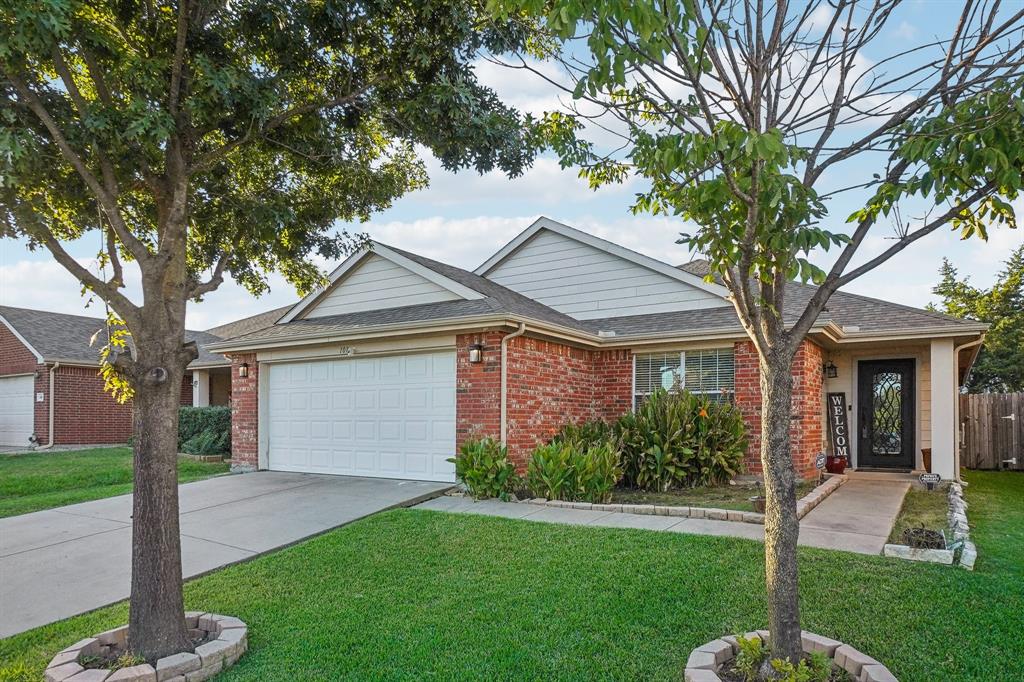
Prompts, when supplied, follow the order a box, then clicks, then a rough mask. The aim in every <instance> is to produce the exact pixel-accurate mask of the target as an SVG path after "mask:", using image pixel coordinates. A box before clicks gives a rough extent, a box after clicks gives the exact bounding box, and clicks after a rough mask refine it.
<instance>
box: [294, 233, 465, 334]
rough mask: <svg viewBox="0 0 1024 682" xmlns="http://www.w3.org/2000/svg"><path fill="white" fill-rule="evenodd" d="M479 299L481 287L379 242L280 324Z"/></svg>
mask: <svg viewBox="0 0 1024 682" xmlns="http://www.w3.org/2000/svg"><path fill="white" fill-rule="evenodd" d="M480 298H484V295H483V294H482V293H480V292H479V291H476V290H475V289H472V288H470V287H468V286H466V285H465V284H462V283H461V282H457V281H455V280H454V279H452V278H450V277H447V276H445V275H444V274H442V273H440V272H437V271H436V270H434V269H431V268H428V267H425V266H424V265H422V264H421V263H418V262H416V261H415V260H413V259H411V258H408V257H407V256H406V255H404V254H403V253H402V252H400V251H398V250H397V249H391V248H389V247H387V246H384V245H383V244H379V243H376V242H374V243H373V244H372V245H371V246H369V247H367V248H365V249H362V250H360V251H358V252H357V253H354V254H353V255H351V256H349V257H348V258H347V259H346V260H345V261H344V262H343V263H342V264H341V265H339V266H338V267H337V268H336V269H335V270H334V272H332V273H331V274H330V276H329V277H328V283H327V285H326V286H325V287H322V288H320V289H317V290H316V291H314V292H312V293H311V294H309V295H308V296H306V297H305V298H303V299H302V300H301V301H299V302H298V303H297V304H295V306H293V307H292V308H291V310H289V311H288V312H287V313H286V314H285V315H284V316H283V317H281V319H280V320H278V323H279V324H283V323H287V322H291V321H293V320H299V319H311V318H316V317H332V316H336V315H345V314H349V313H358V312H364V311H368V310H387V309H390V308H401V307H405V306H412V305H423V304H428V303H442V302H446V301H460V300H476V299H480Z"/></svg>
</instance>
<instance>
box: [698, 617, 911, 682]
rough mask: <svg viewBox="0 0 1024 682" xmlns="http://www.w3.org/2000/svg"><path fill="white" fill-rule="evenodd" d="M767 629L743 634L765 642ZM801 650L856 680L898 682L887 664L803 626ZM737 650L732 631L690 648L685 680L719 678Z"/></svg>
mask: <svg viewBox="0 0 1024 682" xmlns="http://www.w3.org/2000/svg"><path fill="white" fill-rule="evenodd" d="M769 636H770V635H769V633H768V631H767V630H755V631H754V632H748V633H747V634H745V635H743V637H744V638H745V639H753V638H754V637H757V638H759V639H760V640H761V641H762V642H764V643H765V644H767V643H768V641H769ZM801 640H802V641H803V649H804V653H806V654H810V653H813V652H816V651H820V652H822V653H824V654H825V655H827V656H828V657H829V658H831V659H832V661H833V662H834V663H835V665H836V666H838V667H839V668H842V669H843V670H845V671H846V672H847V673H849V675H850V677H851V678H852V679H855V680H858V681H859V682H899V680H897V679H896V676H895V675H893V674H892V673H891V672H890V671H889V669H888V668H886V667H885V666H884V665H882V664H881V663H879V662H878V661H876V660H875V659H873V658H871V657H870V656H868V655H867V654H862V653H861V652H859V651H857V650H856V649H854V648H853V647H852V646H850V645H849V644H843V643H842V642H840V641H838V640H835V639H831V638H829V637H823V636H821V635H816V634H814V633H813V632H807V631H806V630H804V631H803V632H802V633H801ZM737 653H739V643H738V642H737V641H736V637H733V636H732V635H729V636H726V637H722V638H720V639H716V640H713V641H711V642H708V643H707V644H705V645H703V646H699V647H697V648H696V649H694V650H693V651H692V652H690V658H689V659H688V660H687V661H686V670H685V671H684V673H683V680H684V682H721V679H722V678H721V677H719V676H718V671H720V670H723V669H725V666H727V665H728V664H729V663H730V662H731V661H732V660H733V659H734V658H735V657H736V654H737Z"/></svg>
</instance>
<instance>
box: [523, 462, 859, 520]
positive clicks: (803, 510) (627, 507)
mask: <svg viewBox="0 0 1024 682" xmlns="http://www.w3.org/2000/svg"><path fill="white" fill-rule="evenodd" d="M825 476H826V480H825V482H824V483H822V484H821V485H819V486H817V487H816V488H814V490H812V491H811V492H809V493H807V494H806V495H804V496H803V497H801V498H800V499H799V500H797V503H796V516H797V519H802V518H803V517H804V516H806V515H807V513H808V512H810V511H811V510H812V509H814V508H815V507H817V506H818V505H819V504H821V501H822V500H824V499H825V498H826V497H828V496H829V495H831V494H832V493H833V492H835V491H836V489H837V488H838V487H839V486H841V485H842V484H843V483H844V482H846V476H843V475H842V474H825ZM516 501H517V502H520V503H523V504H534V505H540V506H544V507H559V508H562V509H588V510H592V511H604V512H621V513H623V514H645V515H648V516H674V517H679V518H689V519H710V520H712V521H741V522H743V523H755V524H759V525H762V526H763V525H764V514H760V513H757V512H747V511H739V510H737V509H716V508H714V507H683V506H671V505H663V504H600V503H597V502H568V501H565V500H548V499H545V498H543V497H535V498H531V499H523V500H516Z"/></svg>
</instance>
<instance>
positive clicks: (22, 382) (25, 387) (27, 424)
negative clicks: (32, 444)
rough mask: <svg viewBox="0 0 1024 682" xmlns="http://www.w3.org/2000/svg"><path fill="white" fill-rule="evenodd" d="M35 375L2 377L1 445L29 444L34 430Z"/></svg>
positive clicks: (0, 394) (0, 379)
mask: <svg viewBox="0 0 1024 682" xmlns="http://www.w3.org/2000/svg"><path fill="white" fill-rule="evenodd" d="M34 394H35V377H33V376H32V375H26V376H16V377H0V445H13V446H23V447H28V446H29V438H30V437H31V436H32V432H33V430H34V412H35V404H34V403H33V398H34V397H35V395H34Z"/></svg>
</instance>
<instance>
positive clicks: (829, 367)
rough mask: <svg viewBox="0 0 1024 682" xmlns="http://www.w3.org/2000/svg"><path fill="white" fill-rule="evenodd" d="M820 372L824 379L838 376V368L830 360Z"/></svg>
mask: <svg viewBox="0 0 1024 682" xmlns="http://www.w3.org/2000/svg"><path fill="white" fill-rule="evenodd" d="M821 370H822V371H823V372H824V373H825V378H826V379H835V378H836V377H838V376H839V368H838V367H836V366H835V363H833V362H832V361H831V360H829V361H828V362H827V363H826V364H825V365H824V366H823V367H822V368H821Z"/></svg>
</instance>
